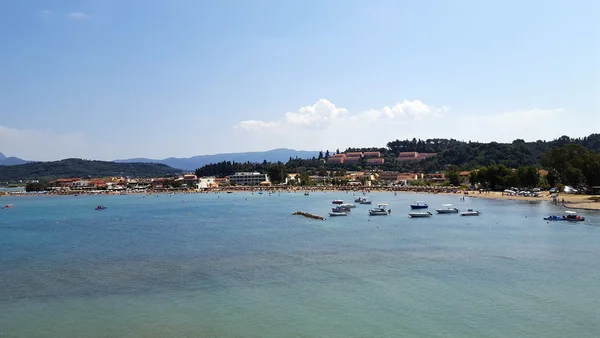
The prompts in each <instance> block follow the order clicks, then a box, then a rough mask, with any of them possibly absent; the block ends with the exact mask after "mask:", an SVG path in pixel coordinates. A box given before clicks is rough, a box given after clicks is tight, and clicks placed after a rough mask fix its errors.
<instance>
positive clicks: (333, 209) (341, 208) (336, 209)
mask: <svg viewBox="0 0 600 338" xmlns="http://www.w3.org/2000/svg"><path fill="white" fill-rule="evenodd" d="M331 211H344V212H350V211H352V209H350V208H348V207H345V206H342V205H338V206H337V207H335V208H331Z"/></svg>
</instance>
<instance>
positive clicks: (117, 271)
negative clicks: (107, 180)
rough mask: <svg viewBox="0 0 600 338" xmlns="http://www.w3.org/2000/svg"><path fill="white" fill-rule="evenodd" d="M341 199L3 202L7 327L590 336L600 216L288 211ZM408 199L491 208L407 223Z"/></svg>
mask: <svg viewBox="0 0 600 338" xmlns="http://www.w3.org/2000/svg"><path fill="white" fill-rule="evenodd" d="M338 198H339V199H345V200H346V201H349V202H352V201H353V200H354V198H353V197H352V195H351V194H345V193H313V194H311V195H310V196H303V195H302V194H301V193H297V194H281V195H279V194H273V195H271V196H269V195H267V194H264V195H257V194H254V195H251V194H242V193H235V194H206V195H175V196H173V197H169V196H168V195H159V196H158V197H155V196H147V197H144V196H142V195H130V196H77V197H76V196H68V197H50V196H45V197H1V198H0V204H2V205H4V204H8V203H12V204H13V205H14V208H12V209H5V210H0V253H1V256H0V336H2V337H5V336H6V337H598V336H600V323H599V321H598V320H599V318H600V305H599V304H600V301H599V299H600V214H598V213H594V212H580V214H581V215H583V216H585V217H586V218H587V220H586V221H585V222H581V223H576V224H574V223H569V224H566V223H561V222H557V223H547V222H546V221H543V220H542V219H541V218H542V217H543V216H545V215H547V214H550V213H560V212H562V209H560V208H557V207H553V206H550V205H548V204H546V203H527V202H514V201H493V200H483V199H473V198H467V200H466V201H465V202H460V201H459V198H458V197H457V196H456V197H455V196H438V195H414V194H398V195H397V196H395V195H394V194H393V193H373V194H371V195H370V198H371V199H373V201H374V203H389V204H390V208H391V209H392V214H391V215H390V216H379V217H369V216H368V214H367V209H368V206H364V205H363V206H361V205H359V206H357V208H356V209H354V210H353V211H352V213H351V215H350V216H348V217H338V218H332V219H328V220H326V221H315V220H310V219H305V218H303V217H299V216H291V213H292V212H294V211H297V210H303V211H307V212H311V213H315V214H320V215H323V216H326V214H327V211H328V210H329V209H330V208H331V207H332V205H331V201H332V200H333V199H338ZM414 200H424V201H426V202H428V203H429V205H430V211H432V212H433V210H431V209H435V208H436V207H438V206H439V205H440V204H442V203H453V204H454V205H455V206H457V207H458V208H460V209H466V208H474V209H477V210H480V211H482V212H483V215H482V216H480V217H460V216H458V215H434V216H433V217H432V218H429V219H409V218H408V216H407V212H409V209H410V208H409V204H410V203H411V202H412V201H414ZM99 204H103V205H106V206H107V207H108V209H106V210H103V211H95V210H94V207H95V206H96V205H99Z"/></svg>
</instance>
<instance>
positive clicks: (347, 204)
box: [340, 203, 356, 208]
mask: <svg viewBox="0 0 600 338" xmlns="http://www.w3.org/2000/svg"><path fill="white" fill-rule="evenodd" d="M340 207H342V208H356V205H355V204H352V203H342V204H340Z"/></svg>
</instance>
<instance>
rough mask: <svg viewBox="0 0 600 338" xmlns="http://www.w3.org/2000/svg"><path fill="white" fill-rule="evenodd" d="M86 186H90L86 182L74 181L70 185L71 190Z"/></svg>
mask: <svg viewBox="0 0 600 338" xmlns="http://www.w3.org/2000/svg"><path fill="white" fill-rule="evenodd" d="M88 185H90V182H89V181H87V180H80V181H75V182H73V183H71V189H82V188H87V186H88Z"/></svg>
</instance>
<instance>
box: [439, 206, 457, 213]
mask: <svg viewBox="0 0 600 338" xmlns="http://www.w3.org/2000/svg"><path fill="white" fill-rule="evenodd" d="M435 211H436V212H437V213H438V214H458V209H456V208H455V207H453V206H452V204H442V208H440V209H435Z"/></svg>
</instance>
